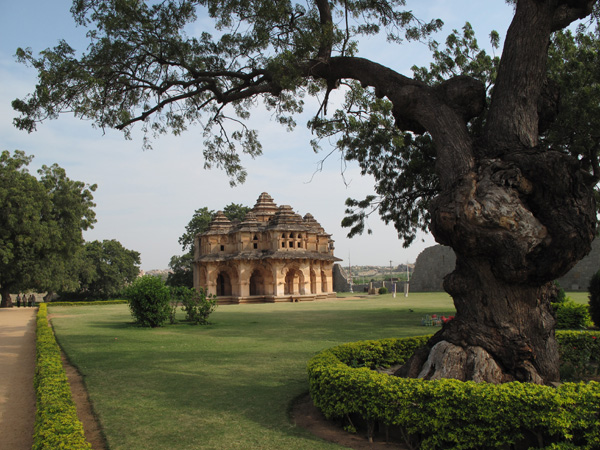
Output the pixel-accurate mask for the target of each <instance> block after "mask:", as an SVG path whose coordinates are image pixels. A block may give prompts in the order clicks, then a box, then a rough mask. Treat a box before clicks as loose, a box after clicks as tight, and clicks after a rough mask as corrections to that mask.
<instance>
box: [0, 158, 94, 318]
mask: <svg viewBox="0 0 600 450" xmlns="http://www.w3.org/2000/svg"><path fill="white" fill-rule="evenodd" d="M32 159H33V156H27V155H25V153H24V152H22V151H19V150H16V151H15V152H14V153H13V155H12V156H11V155H10V152H8V151H4V152H2V155H1V156H0V181H1V182H0V290H1V292H2V303H1V306H2V307H10V306H12V302H11V298H10V292H11V291H12V292H14V291H15V290H16V291H24V290H28V289H37V290H40V291H46V290H48V291H57V290H59V289H61V288H65V287H68V286H73V285H74V283H75V279H74V277H73V273H72V272H71V271H70V270H69V269H68V266H69V264H68V263H69V259H70V258H71V257H73V256H74V255H75V254H76V252H77V251H78V250H79V249H80V248H81V245H82V244H83V237H82V231H83V230H87V229H88V228H91V227H92V225H93V223H94V222H95V213H94V211H93V210H92V208H93V207H94V206H95V204H94V203H93V201H92V200H93V197H92V192H93V191H94V190H95V189H96V185H92V186H90V185H86V184H84V183H83V182H80V181H73V180H70V179H69V178H68V177H67V176H66V173H65V171H64V170H63V169H62V168H60V167H59V166H57V165H56V164H54V165H52V166H50V167H48V166H42V168H41V169H40V170H39V171H38V173H39V175H40V178H39V179H37V178H36V177H35V176H33V175H31V174H30V173H29V172H28V170H27V166H28V165H29V163H30V162H31V160H32Z"/></svg>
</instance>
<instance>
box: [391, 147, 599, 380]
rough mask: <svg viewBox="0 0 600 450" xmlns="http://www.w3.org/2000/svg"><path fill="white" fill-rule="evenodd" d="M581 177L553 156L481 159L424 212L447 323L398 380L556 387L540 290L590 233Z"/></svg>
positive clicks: (583, 247)
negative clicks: (448, 255) (443, 257)
mask: <svg viewBox="0 0 600 450" xmlns="http://www.w3.org/2000/svg"><path fill="white" fill-rule="evenodd" d="M588 177H589V175H587V174H586V173H585V172H583V171H581V170H580V169H579V168H578V163H577V161H575V160H573V159H571V158H570V157H568V156H567V155H564V154H561V153H558V152H551V151H545V152H536V151H531V150H523V151H521V152H516V153H513V154H510V155H506V156H505V157H504V159H492V160H483V161H482V162H481V163H480V165H479V167H478V171H477V172H476V173H475V172H474V173H471V174H469V175H468V176H467V177H465V178H463V180H462V182H461V183H460V185H459V186H455V187H454V188H452V189H448V190H446V191H445V192H444V193H443V194H442V195H440V196H439V197H438V198H437V199H436V201H435V202H434V205H433V207H432V232H433V233H434V235H435V237H436V239H437V240H438V242H441V243H443V244H446V245H450V246H451V247H452V248H453V249H454V251H455V253H456V256H457V262H456V269H455V270H454V272H452V273H451V274H450V275H448V276H447V277H446V279H445V280H444V288H445V289H446V290H447V291H448V293H450V294H451V295H452V297H453V299H454V303H455V306H456V310H457V314H456V318H455V319H454V320H452V321H451V322H449V323H448V324H446V325H445V326H444V327H443V329H442V330H441V331H440V332H438V333H437V334H436V335H435V336H434V338H433V339H432V340H431V341H430V342H429V344H428V346H427V348H425V349H422V350H421V351H419V352H418V353H417V354H416V355H415V356H414V357H413V358H412V359H411V360H410V361H409V362H408V363H407V364H406V365H405V366H404V367H403V368H402V369H401V371H400V372H399V374H400V375H404V376H412V377H423V378H428V379H435V378H457V379H461V380H475V381H488V382H507V381H513V380H517V381H527V382H534V383H546V384H547V383H552V382H555V381H558V378H559V375H558V348H557V344H556V341H555V338H554V322H555V321H554V317H553V314H552V310H551V307H550V303H549V301H548V299H547V297H546V296H545V295H544V291H545V289H546V288H547V286H546V285H547V283H549V282H551V281H552V280H554V279H556V278H558V277H560V276H561V275H563V274H564V273H566V272H567V271H568V270H569V269H570V268H572V267H573V265H574V264H575V263H576V262H577V261H579V260H580V259H581V258H582V257H583V256H585V255H586V254H587V253H588V252H589V251H590V248H591V242H592V240H593V238H594V236H595V226H596V209H595V202H594V195H593V190H592V188H591V185H592V184H593V183H590V182H589V180H588Z"/></svg>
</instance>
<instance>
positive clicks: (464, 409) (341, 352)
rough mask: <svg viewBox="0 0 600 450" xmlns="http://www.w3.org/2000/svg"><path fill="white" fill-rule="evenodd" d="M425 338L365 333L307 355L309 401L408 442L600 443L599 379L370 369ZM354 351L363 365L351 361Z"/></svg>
mask: <svg viewBox="0 0 600 450" xmlns="http://www.w3.org/2000/svg"><path fill="white" fill-rule="evenodd" d="M426 339H427V337H422V338H419V339H415V338H404V339H398V340H392V339H390V340H383V341H363V342H357V343H351V344H345V345H341V346H337V347H334V348H331V349H328V350H324V351H322V352H321V353H319V354H318V355H317V356H315V357H314V358H312V359H311V360H310V361H309V363H308V373H309V384H310V392H311V396H312V398H313V401H314V402H315V404H316V405H317V406H318V407H319V408H320V409H321V411H322V412H323V413H324V414H325V415H326V416H327V417H330V418H332V417H345V416H347V415H348V414H352V413H356V414H359V415H360V416H362V417H363V418H364V419H366V420H367V421H368V422H369V423H371V424H372V423H374V422H380V423H382V424H385V425H393V426H396V427H399V428H400V430H401V432H402V435H403V436H404V438H405V441H406V444H407V445H408V446H409V448H422V449H471V448H472V449H475V448H481V443H482V442H485V447H486V448H502V447H503V446H506V445H510V444H515V443H519V442H522V441H523V439H524V438H528V437H530V436H531V435H532V434H533V435H534V436H535V437H536V440H537V442H536V443H537V444H538V445H544V446H548V447H546V448H551V447H550V446H553V445H554V446H556V445H558V446H564V445H569V444H570V445H573V446H578V447H577V448H584V449H585V448H587V449H592V448H596V447H597V446H598V445H600V430H599V428H598V426H597V423H596V419H595V417H597V414H598V412H599V411H600V384H598V383H595V382H590V383H588V384H583V383H581V384H574V383H565V384H563V385H561V386H560V387H558V388H552V387H547V386H540V385H534V384H530V383H506V384H499V385H496V384H488V383H474V382H460V381H457V380H451V379H442V380H432V381H425V380H421V379H404V378H399V377H392V376H389V375H386V374H382V373H378V372H376V371H374V370H371V369H370V368H374V367H378V366H386V365H389V364H390V363H392V362H394V361H397V362H399V363H401V362H403V361H404V360H405V359H406V358H408V357H409V356H410V354H411V353H412V351H413V350H414V348H415V347H416V346H418V345H419V344H420V343H422V342H423V340H426ZM395 341H400V343H396V342H395ZM371 348H373V349H374V350H375V352H373V353H371V352H370V349H371ZM381 348H384V349H385V351H384V352H383V353H382V354H380V352H381ZM357 354H360V355H361V360H362V361H364V362H365V367H358V368H353V367H352V366H354V367H356V366H355V361H356V360H357V358H356V355H357ZM542 443H543V444H542ZM554 448H558V447H554ZM563 448H564V447H563Z"/></svg>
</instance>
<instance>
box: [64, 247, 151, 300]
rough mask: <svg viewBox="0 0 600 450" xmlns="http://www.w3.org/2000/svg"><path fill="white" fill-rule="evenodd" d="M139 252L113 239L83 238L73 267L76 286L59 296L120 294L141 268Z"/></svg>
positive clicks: (108, 295)
mask: <svg viewBox="0 0 600 450" xmlns="http://www.w3.org/2000/svg"><path fill="white" fill-rule="evenodd" d="M139 264H140V254H139V253H138V252H136V251H134V250H128V249H126V248H125V247H123V245H122V244H121V243H120V242H119V241H116V240H114V239H111V240H104V241H102V242H100V241H92V242H85V243H84V245H83V248H82V250H81V252H80V254H79V255H77V258H74V259H73V266H74V267H73V270H74V271H75V272H77V274H78V286H77V287H76V288H75V289H68V290H65V291H62V292H60V295H61V297H74V298H78V299H107V298H114V297H115V296H117V295H120V294H121V293H122V291H123V289H124V288H125V286H126V285H128V284H129V283H132V282H133V281H134V280H135V279H136V278H137V276H138V274H139V272H140V267H139Z"/></svg>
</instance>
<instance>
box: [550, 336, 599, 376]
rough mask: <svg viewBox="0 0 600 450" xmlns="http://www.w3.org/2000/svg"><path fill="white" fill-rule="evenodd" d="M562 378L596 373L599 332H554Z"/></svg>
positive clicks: (595, 374) (594, 374)
mask: <svg viewBox="0 0 600 450" xmlns="http://www.w3.org/2000/svg"><path fill="white" fill-rule="evenodd" d="M556 340H557V341H558V344H559V346H558V350H559V354H560V376H561V379H563V380H571V379H575V380H578V379H579V380H580V379H582V378H586V377H593V376H597V375H598V366H599V365H600V333H596V332H593V331H584V332H581V331H559V332H557V333H556Z"/></svg>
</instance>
